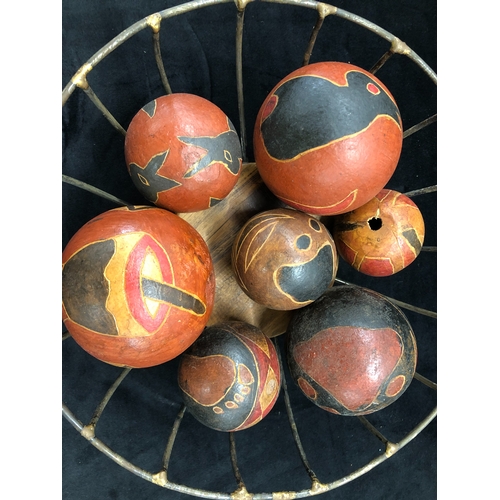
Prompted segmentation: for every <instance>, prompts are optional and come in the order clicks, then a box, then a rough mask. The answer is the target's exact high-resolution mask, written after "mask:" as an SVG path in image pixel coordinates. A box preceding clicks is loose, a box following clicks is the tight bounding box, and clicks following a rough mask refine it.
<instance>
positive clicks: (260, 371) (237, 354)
mask: <svg viewBox="0 0 500 500" xmlns="http://www.w3.org/2000/svg"><path fill="white" fill-rule="evenodd" d="M178 384H179V387H180V388H181V390H182V396H183V398H184V403H185V405H186V408H187V409H188V410H189V412H190V413H191V414H192V415H193V416H194V417H195V418H196V419H197V420H198V421H199V422H201V423H202V424H204V425H206V426H207V427H210V428H212V429H215V430H218V431H226V432H233V431H240V430H243V429H248V428H249V427H252V426H253V425H255V424H257V423H258V422H260V421H261V420H262V419H263V418H264V417H266V416H267V415H268V414H269V412H270V411H271V410H272V408H273V407H274V404H275V403H276V400H277V399H278V396H279V392H280V387H281V375H280V364H279V360H278V355H277V352H276V348H275V347H274V344H273V343H272V341H271V340H270V339H269V338H268V337H267V336H266V335H265V334H264V333H263V332H262V331H261V330H260V329H259V328H257V327H256V326H253V325H250V324H248V323H245V322H243V321H227V322H222V323H217V324H215V325H212V326H209V327H207V328H206V329H205V331H204V332H203V333H202V334H201V335H200V337H199V338H198V339H197V340H196V341H195V342H194V344H193V345H192V346H191V347H190V348H189V349H188V350H187V351H185V352H184V353H182V355H181V356H180V361H179V369H178Z"/></svg>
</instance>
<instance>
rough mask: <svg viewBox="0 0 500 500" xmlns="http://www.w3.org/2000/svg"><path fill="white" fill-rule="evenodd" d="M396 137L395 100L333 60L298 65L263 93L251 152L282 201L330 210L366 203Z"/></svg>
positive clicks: (365, 75) (398, 144)
mask: <svg viewBox="0 0 500 500" xmlns="http://www.w3.org/2000/svg"><path fill="white" fill-rule="evenodd" d="M402 143H403V132H402V121H401V116H400V112H399V109H398V106H397V105H396V102H395V100H394V97H393V96H392V95H391V93H390V92H389V90H388V89H387V87H386V86H385V85H384V84H383V83H382V82H381V81H380V80H379V79H378V78H376V77H375V76H374V75H372V74H371V73H369V72H368V71H366V70H364V69H362V68H359V67H357V66H354V65H352V64H348V63H344V62H335V61H325V62H318V63H314V64H309V65H307V66H303V67H302V68H299V69H297V70H295V71H293V72H292V73H290V74H289V75H288V76H286V77H285V78H283V79H282V80H281V81H280V82H279V83H278V84H277V85H276V86H275V87H274V89H273V90H272V91H271V92H270V93H269V95H268V96H267V97H266V99H265V100H264V102H263V104H262V106H261V108H260V110H259V112H258V115H257V119H256V122H255V127H254V154H255V162H256V165H257V168H258V170H259V173H260V175H261V177H262V179H263V181H264V183H265V184H266V185H267V187H268V188H269V189H270V190H271V191H272V192H273V193H274V194H275V195H276V196H277V197H278V198H279V199H281V200H282V201H283V202H285V203H286V204H288V205H289V206H291V207H293V208H296V209H298V210H302V211H304V212H306V213H310V214H319V215H336V214H341V213H345V212H348V211H350V210H354V209H356V208H357V207H359V206H361V205H363V204H364V203H366V202H368V201H369V200H370V199H371V198H373V197H374V196H375V195H376V194H377V193H378V192H379V191H380V190H381V189H382V188H384V187H385V185H386V183H387V181H388V180H389V179H390V178H391V176H392V174H393V173H394V171H395V169H396V166H397V164H398V161H399V157H400V154H401V148H402Z"/></svg>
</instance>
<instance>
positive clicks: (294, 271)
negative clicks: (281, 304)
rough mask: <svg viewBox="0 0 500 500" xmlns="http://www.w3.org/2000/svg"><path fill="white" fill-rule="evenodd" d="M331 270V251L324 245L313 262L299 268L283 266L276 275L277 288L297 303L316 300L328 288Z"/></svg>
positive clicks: (331, 275)
mask: <svg viewBox="0 0 500 500" xmlns="http://www.w3.org/2000/svg"><path fill="white" fill-rule="evenodd" d="M333 269H334V258H333V250H332V247H331V246H330V245H325V246H324V247H323V248H321V250H320V251H319V252H318V254H317V255H316V257H315V258H314V259H313V260H311V261H309V262H306V263H304V264H301V265H299V266H283V267H282V268H281V269H280V270H279V273H278V283H279V287H280V288H281V290H283V292H284V293H286V294H288V295H290V296H292V297H293V298H294V299H295V300H296V301H297V302H308V301H312V300H316V299H317V298H318V297H319V296H320V295H321V294H322V293H323V292H324V291H325V290H326V289H327V288H328V287H329V285H330V283H331V281H332V277H333Z"/></svg>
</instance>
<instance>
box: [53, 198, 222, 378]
mask: <svg viewBox="0 0 500 500" xmlns="http://www.w3.org/2000/svg"><path fill="white" fill-rule="evenodd" d="M214 300H215V275H214V268H213V263H212V258H211V256H210V253H209V250H208V247H207V245H206V243H205V241H204V240H203V238H202V237H201V236H200V235H199V233H198V232H197V231H196V230H195V229H194V228H193V227H192V226H191V225H190V224H188V223H187V222H186V221H184V220H183V219H181V218H180V217H179V216H177V215H175V214H173V213H171V212H168V211H167V210H163V209H160V208H155V207H127V208H117V209H114V210H109V211H107V212H104V213H103V214H101V215H98V216H97V217H95V218H93V219H92V220H90V221H89V222H87V223H86V224H85V225H84V226H82V227H81V228H80V229H79V230H78V231H77V233H76V234H75V235H74V236H73V237H72V238H71V240H70V241H69V243H68V244H67V245H66V247H65V249H64V251H63V255H62V312H63V321H64V323H65V325H66V327H67V329H68V331H69V332H70V334H71V335H72V337H73V338H74V340H75V341H76V342H77V343H78V344H79V345H80V346H81V347H82V348H83V349H84V350H85V351H87V352H88V353H89V354H91V355H92V356H94V357H96V358H98V359H100V360H101V361H104V362H107V363H109V364H112V365H117V366H127V367H131V368H144V367H149V366H154V365H158V364H161V363H164V362H166V361H169V360H171V359H173V358H174V357H176V356H178V355H179V354H180V353H181V352H183V351H184V350H186V349H187V348H188V347H189V346H190V345H191V344H192V343H193V342H194V341H195V340H196V339H197V338H198V336H199V335H200V334H201V332H202V331H203V329H204V327H205V325H206V324H207V321H208V319H209V317H210V314H211V312H212V309H213V305H214Z"/></svg>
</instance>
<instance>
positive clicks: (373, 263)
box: [332, 189, 425, 276]
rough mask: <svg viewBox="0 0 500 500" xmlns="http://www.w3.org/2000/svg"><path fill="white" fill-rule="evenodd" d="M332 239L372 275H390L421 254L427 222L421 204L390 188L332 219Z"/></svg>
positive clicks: (352, 263) (343, 253)
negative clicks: (419, 206)
mask: <svg viewBox="0 0 500 500" xmlns="http://www.w3.org/2000/svg"><path fill="white" fill-rule="evenodd" d="M333 222H334V224H333V230H332V233H333V238H334V240H335V244H336V245H337V250H338V252H339V254H340V256H341V257H342V258H343V259H344V260H345V261H346V262H347V263H348V264H349V265H350V266H352V267H353V268H354V269H356V270H357V271H359V272H361V273H363V274H367V275H369V276H390V275H392V274H395V273H397V272H399V271H401V270H402V269H404V268H405V267H407V266H409V265H410V264H411V263H412V262H413V261H414V260H415V259H416V258H417V257H418V255H419V254H420V250H421V249H422V245H423V243H424V236H425V224H424V218H423V216H422V213H421V212H420V210H419V208H418V206H417V205H416V204H415V202H414V201H413V200H411V199H410V198H408V196H406V195H404V194H402V193H399V192H397V191H394V190H391V189H382V191H380V193H379V194H378V195H377V196H375V198H373V199H372V200H370V201H369V202H368V203H366V204H365V205H363V206H361V207H359V208H357V209H356V210H353V211H352V212H348V213H346V214H342V215H338V216H336V217H334V219H333Z"/></svg>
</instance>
